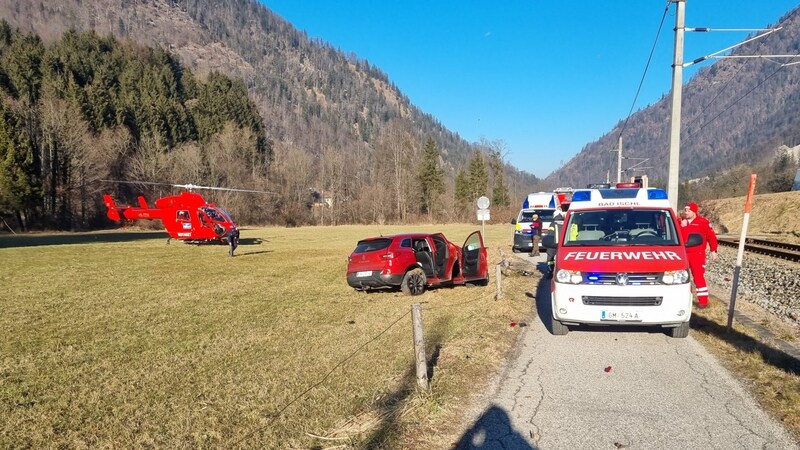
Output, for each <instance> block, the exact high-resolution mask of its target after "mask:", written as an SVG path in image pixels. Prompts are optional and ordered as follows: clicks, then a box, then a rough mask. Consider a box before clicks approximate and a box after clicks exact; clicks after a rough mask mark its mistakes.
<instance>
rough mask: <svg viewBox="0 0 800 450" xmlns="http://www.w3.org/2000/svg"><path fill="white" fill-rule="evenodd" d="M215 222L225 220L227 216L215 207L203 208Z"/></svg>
mask: <svg viewBox="0 0 800 450" xmlns="http://www.w3.org/2000/svg"><path fill="white" fill-rule="evenodd" d="M201 209H202V210H203V212H205V213H206V214H208V217H210V218H211V220H213V221H214V222H225V221H226V220H225V216H223V215H222V214H220V212H219V211H217V210H216V209H214V208H201Z"/></svg>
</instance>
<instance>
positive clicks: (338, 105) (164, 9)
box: [0, 0, 537, 192]
mask: <svg viewBox="0 0 800 450" xmlns="http://www.w3.org/2000/svg"><path fill="white" fill-rule="evenodd" d="M0 16H2V17H4V18H5V19H6V20H7V21H8V22H9V23H10V24H11V25H12V26H14V27H19V28H20V29H22V30H23V31H31V32H34V33H37V34H39V35H40V36H42V38H43V39H45V41H48V40H54V39H56V38H58V37H59V36H60V35H61V33H63V32H64V31H65V30H67V29H69V28H75V29H79V30H87V29H92V30H95V31H96V32H97V33H99V34H101V35H105V34H113V35H114V36H116V37H119V38H129V39H133V40H136V41H139V42H144V43H148V44H151V45H160V46H162V47H164V48H165V49H167V50H169V51H171V52H173V53H176V54H178V55H179V56H180V59H181V61H182V62H183V63H184V64H186V65H188V66H189V67H191V68H192V70H193V71H195V72H199V73H201V74H202V73H206V72H208V71H211V70H218V71H221V72H224V73H226V74H228V75H232V76H236V77H241V78H243V79H244V80H245V81H246V84H247V86H248V89H249V90H250V93H251V96H252V97H253V98H254V99H255V101H256V103H257V105H258V106H259V109H260V111H261V113H262V116H263V117H264V118H265V122H266V123H265V127H266V129H267V132H268V135H269V136H270V137H271V138H272V139H273V140H274V141H276V142H278V143H283V144H285V145H287V146H290V147H293V148H298V149H302V150H303V151H304V152H307V153H309V154H311V155H313V156H314V157H317V158H319V157H321V156H320V155H322V154H323V153H324V152H325V151H326V149H330V148H335V149H337V150H338V151H341V152H344V153H358V152H361V151H363V148H364V146H365V144H366V145H372V146H374V145H375V143H376V142H377V141H378V140H379V138H380V136H381V134H382V133H386V130H387V129H388V128H389V126H388V125H389V124H390V123H395V124H398V123H399V124H400V126H401V127H402V128H403V129H405V130H406V131H407V132H408V133H410V134H411V135H412V136H413V137H414V138H415V140H416V141H417V142H420V143H421V142H423V141H424V139H425V138H426V137H427V136H431V137H433V139H434V140H435V141H436V142H437V144H438V145H439V147H440V148H441V150H442V155H443V159H444V163H445V168H446V169H447V170H448V175H450V176H453V175H454V172H455V170H457V169H458V168H460V167H463V166H464V165H465V163H466V161H467V160H468V158H469V155H470V154H471V153H472V152H473V151H474V150H476V148H478V147H477V146H476V145H474V144H470V143H468V142H466V141H465V140H463V139H462V138H461V137H460V136H458V134H456V133H453V132H451V131H449V130H447V129H446V128H444V127H443V126H442V125H441V124H440V123H439V122H438V121H437V120H436V119H435V118H433V117H432V116H430V115H428V114H425V113H424V112H422V111H420V110H419V109H418V108H416V107H415V106H414V105H412V104H411V103H410V101H409V99H408V98H407V97H405V96H404V95H403V94H402V92H400V91H399V89H397V87H396V86H394V85H393V84H392V83H391V81H390V80H389V77H388V76H387V75H386V74H385V73H383V72H382V71H381V70H380V69H379V68H377V67H375V66H372V65H370V64H369V62H367V61H365V60H363V59H359V58H357V57H356V56H355V55H345V54H344V53H342V52H341V51H339V50H337V49H335V48H333V47H331V46H330V45H329V44H327V43H324V42H321V41H315V40H311V39H309V38H308V37H307V36H306V35H305V34H304V33H302V32H300V31H298V30H296V29H295V28H294V27H293V26H292V25H291V24H289V23H288V22H286V21H285V20H283V19H282V18H280V17H279V16H277V15H275V14H273V13H272V12H271V11H269V10H268V9H267V8H265V7H264V6H262V5H261V4H259V3H257V2H255V1H253V0H230V1H225V2H220V1H216V0H150V1H141V0H94V1H86V0H59V1H58V2H38V1H33V0H20V1H14V2H12V1H10V0H2V1H0ZM506 174H507V176H509V177H510V178H511V181H512V182H511V183H510V184H511V185H513V186H519V188H520V189H521V190H522V192H525V191H529V190H530V189H532V186H533V185H534V184H535V183H536V182H537V179H536V178H535V177H534V176H533V175H530V174H527V173H525V172H520V171H518V170H516V169H514V168H513V167H510V166H507V167H506ZM507 184H508V183H507Z"/></svg>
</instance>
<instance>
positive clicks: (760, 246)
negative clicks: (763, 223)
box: [717, 237, 800, 262]
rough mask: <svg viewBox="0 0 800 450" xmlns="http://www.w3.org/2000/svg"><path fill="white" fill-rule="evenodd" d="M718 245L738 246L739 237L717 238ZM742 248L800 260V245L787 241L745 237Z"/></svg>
mask: <svg viewBox="0 0 800 450" xmlns="http://www.w3.org/2000/svg"><path fill="white" fill-rule="evenodd" d="M717 240H718V241H719V243H720V245H724V246H726V247H739V239H734V238H724V237H721V238H718V239H717ZM744 249H745V250H747V251H748V252H753V253H759V254H762V255H767V256H771V257H773V258H780V259H785V260H788V261H794V262H800V245H798V244H790V243H787V242H777V241H770V240H767V239H756V238H747V239H745V241H744Z"/></svg>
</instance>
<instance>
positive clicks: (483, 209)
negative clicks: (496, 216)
mask: <svg viewBox="0 0 800 450" xmlns="http://www.w3.org/2000/svg"><path fill="white" fill-rule="evenodd" d="M477 204H478V220H480V221H481V230H482V231H481V234H482V235H483V240H484V242H485V241H486V221H487V220H491V219H490V217H491V216H490V215H489V197H486V196H485V195H484V196H481V198H479V199H478V201H477Z"/></svg>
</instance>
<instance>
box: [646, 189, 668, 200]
mask: <svg viewBox="0 0 800 450" xmlns="http://www.w3.org/2000/svg"><path fill="white" fill-rule="evenodd" d="M647 199H648V200H667V193H666V192H664V190H663V189H648V190H647Z"/></svg>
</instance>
